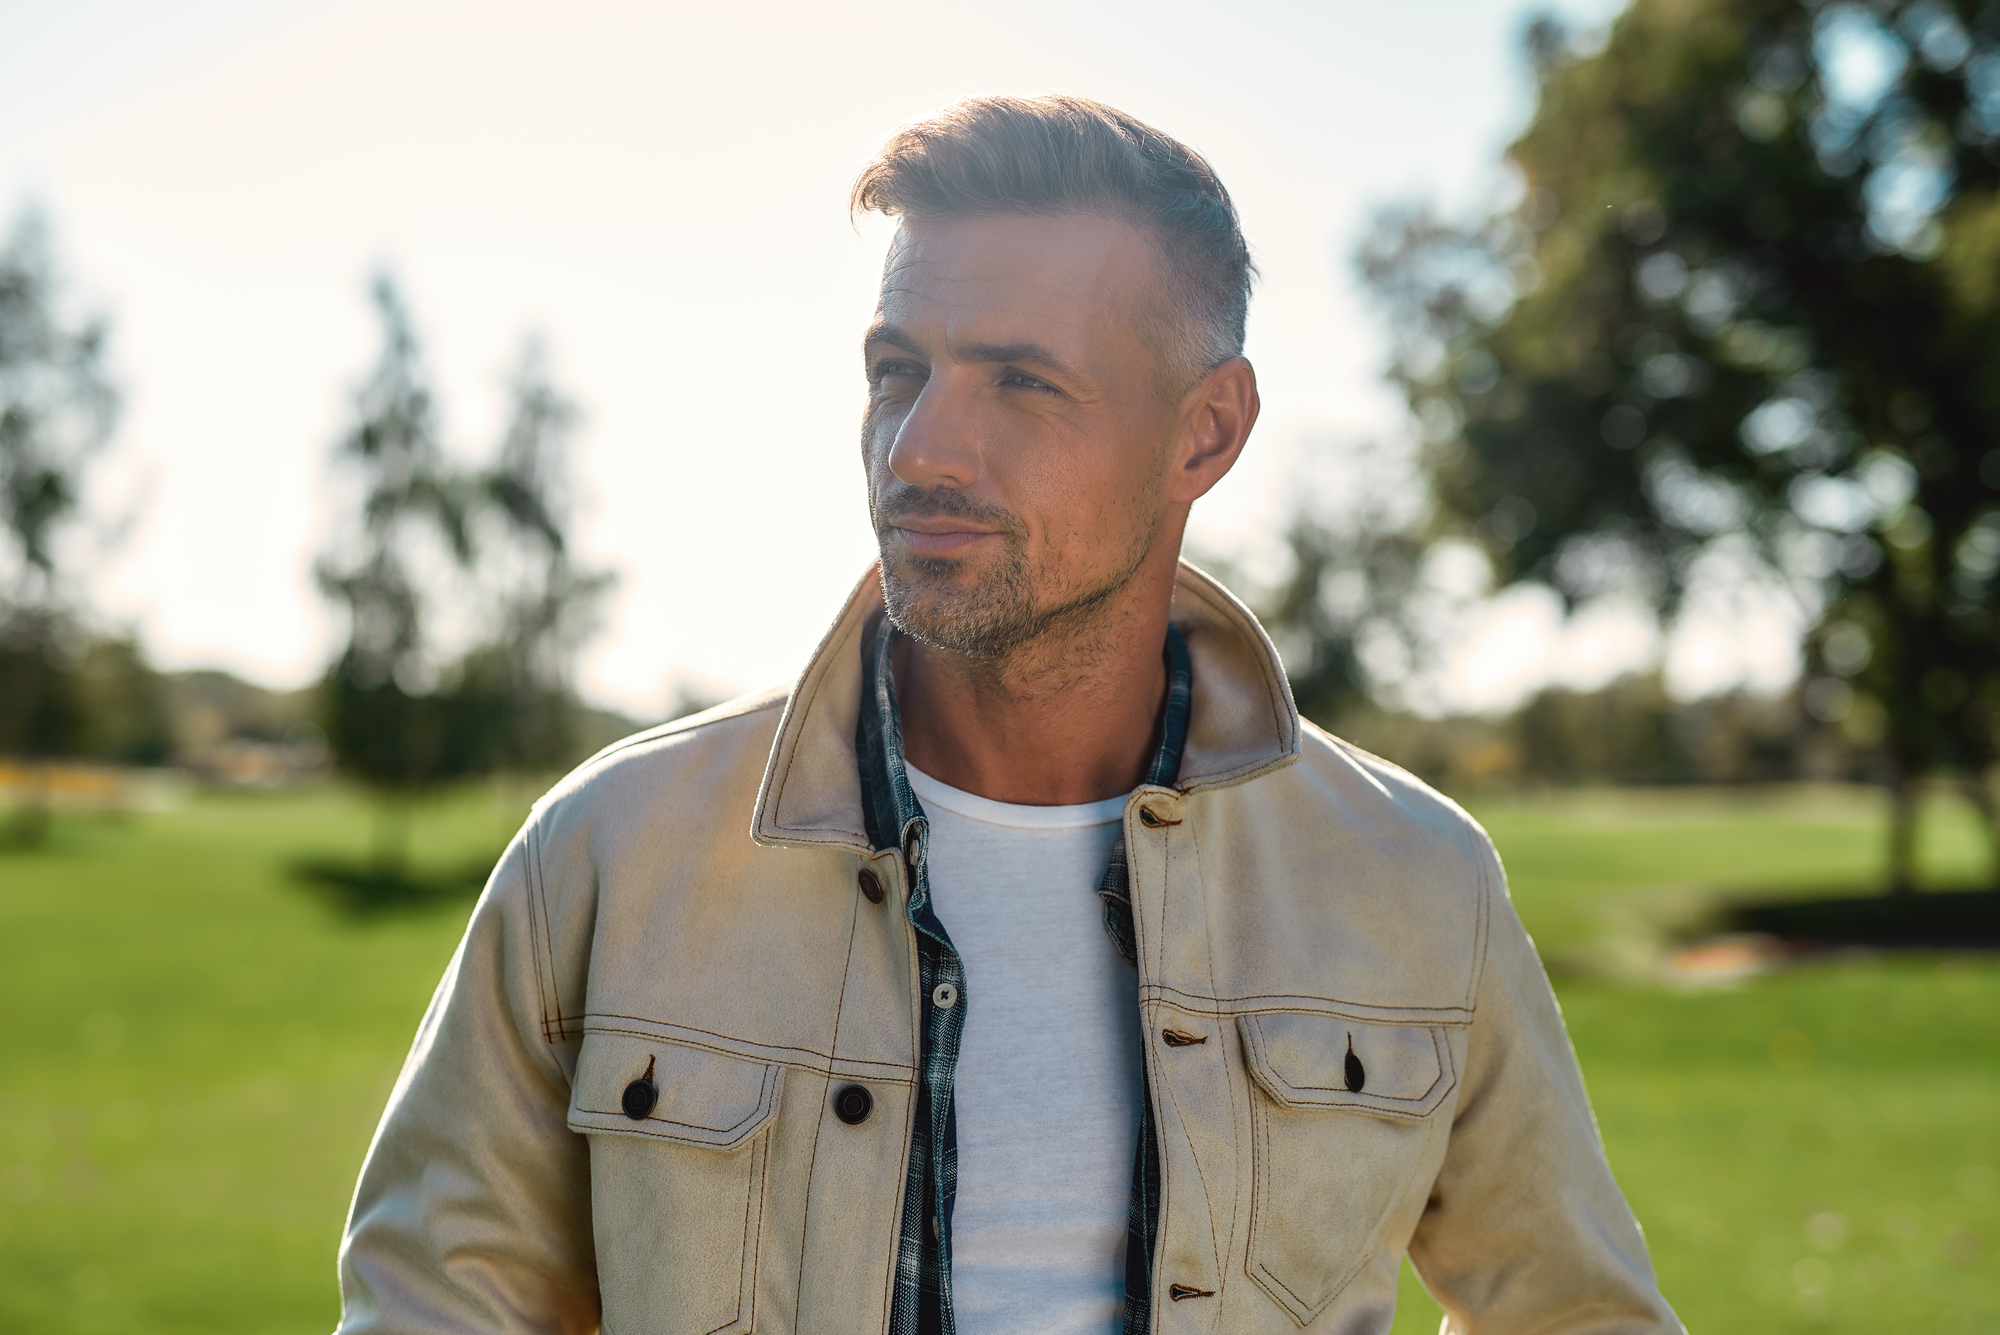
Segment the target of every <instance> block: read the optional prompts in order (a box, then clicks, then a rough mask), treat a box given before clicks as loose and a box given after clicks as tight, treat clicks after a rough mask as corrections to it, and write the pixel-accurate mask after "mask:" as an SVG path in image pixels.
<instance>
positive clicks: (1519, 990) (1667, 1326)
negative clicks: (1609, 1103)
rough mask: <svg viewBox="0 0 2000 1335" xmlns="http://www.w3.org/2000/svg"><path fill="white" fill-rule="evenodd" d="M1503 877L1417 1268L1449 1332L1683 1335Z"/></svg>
mask: <svg viewBox="0 0 2000 1335" xmlns="http://www.w3.org/2000/svg"><path fill="white" fill-rule="evenodd" d="M1479 842H1480V844H1481V845H1482V848H1481V852H1482V853H1483V854H1484V855H1485V857H1486V859H1487V872H1488V875H1489V877H1490V878H1491V887H1490V890H1489V893H1490V895H1491V900H1490V907H1491V910H1492V911H1491V914H1490V919H1489V924H1488V929H1487V945H1486V959H1485V963H1484V967H1483V968H1482V970H1481V973H1480V981H1479V987H1478V993H1477V998H1476V1001H1475V1004H1474V1009H1473V1021H1472V1026H1471V1033H1470V1035H1469V1038H1468V1050H1467V1055H1466V1061H1465V1072H1464V1077H1463V1079H1464V1084H1463V1088H1462V1090H1461V1092H1460V1097H1459V1102H1458V1106H1457V1113H1456V1117H1455V1120H1454V1121H1453V1123H1452V1128H1451V1140H1450V1142H1449V1144H1448V1146H1447V1148H1446V1152H1445V1159H1444V1164H1443V1166H1442V1168H1441V1169H1440V1170H1439V1172H1438V1176H1437V1180H1436V1182H1435V1184H1434V1185H1433V1187H1432V1189H1431V1197H1430V1200H1429V1203H1428V1205H1427V1207H1426V1209H1425V1211H1424V1215H1423V1217H1422V1219H1421V1220H1420V1222H1419V1223H1418V1226H1417V1231H1416V1234H1415V1236H1414V1237H1413V1238H1412V1239H1411V1242H1410V1260H1411V1262H1412V1263H1413V1264H1414V1265H1415V1267H1416V1269H1417V1273H1418V1275H1419V1276H1420V1277H1421V1278H1422V1279H1423V1281H1424V1285H1425V1287H1426V1288H1427V1289H1429V1291H1430V1293H1431V1295H1432V1296H1433V1297H1434V1298H1436V1299H1437V1301H1438V1303H1439V1304H1440V1305H1441V1306H1442V1307H1443V1308H1444V1309H1445V1313H1446V1316H1445V1322H1444V1326H1443V1329H1442V1331H1441V1335H1513V1333H1514V1332H1521V1333H1522V1335H1526V1333H1527V1332H1534V1333H1535V1335H1586V1333H1587V1335H1638V1333H1639V1332H1648V1333H1655V1332H1670V1331H1680V1330H1681V1325H1680V1322H1679V1321H1678V1320H1676V1319H1675V1317H1674V1314H1673V1312H1672V1310H1671V1309H1669V1308H1668V1306H1667V1303H1666V1300H1665V1299H1664V1298H1663V1297H1662V1296H1661V1295H1660V1291H1659V1288H1658V1286H1657V1285H1656V1284H1655V1282H1654V1279H1653V1268H1652V1263H1651V1262H1650V1261H1649V1260H1648V1259H1647V1256H1646V1244H1645V1239H1644V1238H1643V1237H1642V1236H1641V1235H1640V1231H1639V1225H1638V1222H1637V1221H1636V1220H1634V1219H1633V1217H1632V1212H1631V1209H1630V1208H1629V1207H1628V1206H1627V1205H1626V1204H1625V1198H1624V1196H1623V1195H1622V1194H1620V1192H1619V1190H1618V1184H1617V1183H1616V1182H1615V1181H1613V1180H1612V1176H1611V1169H1610V1166H1609V1164H1607V1163H1606V1162H1605V1158H1604V1149H1603V1146H1602V1144H1601V1143H1600V1142H1599V1140H1598V1136H1597V1124H1596V1120H1595V1118H1593V1117H1592V1115H1591V1111H1590V1102H1589V1099H1588V1097H1587V1096H1586V1095H1585V1093H1584V1088H1583V1078H1582V1076H1581V1074H1580V1073H1579V1072H1578V1070H1577V1064H1576V1057H1575V1054H1574V1053H1573V1052H1572V1051H1571V1049H1570V1044H1569V1035H1568V1033H1567V1032H1566V1031H1565V1030H1564V1028H1563V1022H1562V1014H1561V1012H1560V1011H1559V1010H1558V1009H1557V1006H1556V999H1555V995H1554V994H1553V993H1552V992H1551V991H1550V990H1549V983H1548V978H1547V976H1546V975H1545V974H1544V973H1543V972H1542V966H1541V961H1540V960H1539V959H1538V958H1537V957H1536V955H1535V949H1534V945H1533V943H1532V942H1530V941H1529V939H1528V934H1527V932H1526V931H1524V930H1523V929H1522V927H1521V922H1520V919H1519V918H1518V917H1516V916H1515V913H1514V908H1513V905H1512V904H1511V903H1510V902H1509V900H1508V898H1507V895H1506V892H1505V889H1504V886H1505V882H1504V879H1503V878H1502V874H1501V872H1500V868H1499V860H1498V858H1497V857H1495V856H1494V855H1493V854H1492V851H1491V847H1492V846H1491V845H1490V844H1488V843H1487V842H1486V841H1485V839H1484V838H1483V836H1482V837H1481V838H1480V840H1479Z"/></svg>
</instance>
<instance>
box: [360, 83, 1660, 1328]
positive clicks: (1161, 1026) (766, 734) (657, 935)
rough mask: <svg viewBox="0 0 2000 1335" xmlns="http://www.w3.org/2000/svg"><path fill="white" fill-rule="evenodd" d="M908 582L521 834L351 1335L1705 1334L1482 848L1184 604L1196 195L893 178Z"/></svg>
mask: <svg viewBox="0 0 2000 1335" xmlns="http://www.w3.org/2000/svg"><path fill="white" fill-rule="evenodd" d="M854 198H855V204H856V206H857V207H858V208H867V209H877V210H880V211H882V212H885V213H888V214H891V215H894V216H896V217H897V218H899V220H900V230H899V231H898V233H897V236H896V239H895V242H894V244H893V246H892V247H891V250H890V253H889V257H888V260H887V263H886V264H885V266H884V270H883V278H882V290H881V300H880V304H879V306H878V309H877V311H876V316H875V320H874V322H873V324H872V325H871V326H870V328H869V330H868V333H867V337H866V343H865V369H866V373H867V380H868V407H867V412H866V415H865V418H864V422H863V429H862V452H863V460H864V463H865V465H866V467H867V472H868V483H869V503H870V509H871V513H872V518H873V520H874V524H875V529H876V532H877V534H878V536H879V538H880V543H881V553H882V559H881V564H880V567H879V571H871V572H870V573H869V574H868V576H867V577H866V578H864V579H863V581H862V583H861V585H860V587H859V588H858V589H857V590H856V592H855V594H854V596H853V598H852V600H851V601H850V603H849V604H848V607H847V609H846V610H845V611H844V612H843V613H842V614H841V616H840V618H839V619H838V620H837V621H836V622H835V623H834V626H833V628H832V630H830V631H829V632H828V634H827V636H826V639H825V640H824V642H823V643H822V644H821V646H820V648H819V650H818V652H817V653H816V654H815V655H814V657H813V659H812V661H811V663H810V664H808V666H807V667H806V669H805V671H804V673H803V674H802V675H801V676H800V678H799V680H798V683H797V685H796V686H794V687H793V688H792V689H791V690H790V691H788V692H771V693H768V694H764V695H760V696H754V697H751V698H748V699H745V700H740V701H737V702H735V703H733V704H728V705H724V706H721V707H720V708H717V709H714V710H711V711H709V712H708V713H706V714H701V715H697V716H695V717H694V718H691V719H685V720H682V721H680V722H678V723H675V724H670V725H668V726H666V727H664V728H659V729H655V730H654V731H652V732H649V733H644V734H641V735H640V736H638V737H636V738H633V739H631V740H630V741H628V742H625V743H622V744H620V745H619V746H615V747H613V748H611V749H610V750H609V751H607V752H605V753H604V754H602V755H600V756H598V757H597V758H596V759H594V760H592V761H591V762H590V763H588V764H586V765H585V766H584V767H583V768H582V769H580V770H578V771H577V772H576V773H575V774H573V775H572V776H570V777H569V778H568V779H566V780H565V781H564V782H563V783H562V784H560V785H559V786H558V787H557V788H556V789H555V790H554V791H553V792H551V793H550V794H549V795H548V796H547V797H546V798H545V799H543V801H542V802H541V803H540V804H539V805H538V806H537V808H536V810H535V812H534V814H533V815H532V816H531V817H530V819H529V821H528V823H527V825H526V827H525V828H524V829H523V830H522V832H521V835H520V836H519V838H517V839H516V841H515V842H514V844H513V846H512V847H511V848H510V849H509V850H508V852H507V854H506V856H505V858H504V859H503V861H502V863H501V865H500V867H499V869H498V870H497V871H496V872H495V873H494V877H493V881H492V883H491V884H490V885H489V886H488V888H487V891H486V894H485V896H484V898H483V899H482V900H481V902H480V904H479V907H478V908H477V909H476V910H475V911H474V914H473V918H472V922H471V925H470V927H469V928H468V930H467V933H466V937H465V941H464V944H463V945H462V946H461V947H460V950H459V953H458V955H457V957H456V958H455V959H454V960H453V962H452V964H451V967H450V969H449V971H448V972H447V973H446V975H445V978H444V981H443V983H442V984H441V985H440V987H439V989H438V992H437V996H436V998H435V1000H434V1001H433V1002H432V1004H431V1008H430V1011H429V1013H428V1014H427V1015H426V1016H425V1018H424V1021H423V1026H422V1028H421V1030H420V1031H419V1034H418V1037H417V1041H416V1045H415V1048H414V1050H413V1051H412V1053H411V1056H410V1059H409V1062H408V1064H407V1065H406V1067H405V1068H404V1071H403V1075H402V1077H401V1079H400V1080H399V1081H398V1083H397V1085H396V1089H395V1092H394V1094H393V1095H392V1096H391V1099H390V1103H389V1108H388V1112H387V1113H386V1115H385V1116H384V1118H383V1122H382V1126H381V1129H380V1131H379V1132H378V1133H377V1135H376V1139H375V1143H374V1145H373V1146H372V1147H371V1148H370V1150H369V1154H368V1161H367V1164H366V1165H365V1167H364V1168H363V1171H362V1176H361V1182H360V1186H359V1188H358V1190H357V1192H356V1195H355V1201H354V1208H353V1213H352V1216H351V1219H350V1222H349V1226H348V1234H347V1240H346V1243H345V1245H344V1247H343V1249H342V1253H341V1275H342V1284H343V1290H344V1294H345V1298H346V1315H345V1317H344V1321H343V1326H342V1329H343V1330H345V1331H352V1332H362V1331H397V1332H402V1331H426V1332H441V1331H467V1332H470V1331H526V1330H535V1331H579V1332H581V1331H588V1330H591V1329H594V1328H596V1327H597V1326H598V1325H599V1324H600V1322H601V1324H602V1326H603V1328H604V1329H605V1330H607V1331H612V1332H637V1331H658V1332H669V1333H676V1335H677V1333H680V1332H686V1333H688V1335H716V1333H717V1332H722V1331H750V1330H757V1331H791V1330H801V1331H803V1330H811V1331H840V1332H850V1331H889V1332H893V1333H894V1335H915V1333H916V1332H938V1333H939V1335H946V1333H949V1332H955V1331H962V1332H964V1333H965V1335H988V1333H994V1335H998V1333H1001V1332H1031V1331H1032V1332H1041V1331H1090V1332H1100V1333H1102V1335H1110V1332H1113V1331H1116V1330H1119V1329H1123V1330H1124V1331H1127V1332H1139V1331H1146V1330H1160V1331H1170V1330H1171V1331H1188V1332H1205V1333H1208V1332H1213V1333H1217V1335H1220V1333H1222V1332H1281V1331H1289V1330H1294V1329H1297V1328H1300V1327H1305V1328H1310V1329H1313V1330H1325V1331H1339V1332H1366V1331H1383V1330H1386V1329H1387V1328H1388V1326H1389V1323H1390V1318H1391V1314H1392V1311H1393V1307H1394V1302H1395V1289H1396V1272H1397V1265H1398V1262H1399V1260H1400V1258H1401V1257H1402V1255H1403V1254H1404V1253H1405V1252H1406V1251H1407V1252H1408V1253H1409V1254H1410V1256H1411V1257H1412V1258H1413V1260H1414V1261H1415V1262H1416V1263H1417V1266H1418V1269H1419V1271H1420V1272H1421V1273H1422V1275H1423V1277H1424V1280H1425V1282H1426V1284H1427V1285H1428V1286H1429V1287H1430V1290H1431V1291H1432V1293H1434V1294H1435V1295H1436V1296H1437V1298H1438V1300H1439V1301H1440V1302H1441V1303H1442V1304H1443V1305H1444V1306H1445V1308H1446V1309H1447V1311H1448V1312H1449V1313H1450V1314H1451V1315H1450V1321H1449V1322H1448V1325H1449V1326H1450V1327H1451V1328H1452V1329H1458V1330H1466V1331H1492V1332H1503V1331H1521V1332H1527V1331H1535V1332H1582V1331H1589V1332H1636V1331H1658V1330H1675V1329H1678V1326H1677V1325H1676V1323H1675V1321H1674V1318H1673V1316H1672V1313H1671V1312H1669V1310H1668V1309H1667V1306H1666V1304H1665V1303H1664V1302H1663V1301H1662V1299H1661V1298H1660V1296H1659V1293H1658V1292H1657V1290H1656V1288H1655V1286H1654V1283H1653V1279H1652V1275H1651V1271H1650V1268H1649V1265H1648V1262H1647V1259H1646V1255H1645V1249H1644V1244H1643V1243H1642V1241H1641V1239H1640V1235H1639V1231H1638V1227H1637V1225H1636V1224H1635V1223H1634V1222H1633V1220H1632V1218H1631V1215H1630V1214H1629V1212H1628V1211H1627V1209H1626V1207H1625V1204H1624V1202H1623V1200H1622V1199H1621V1198H1620V1196H1619V1193H1618V1190H1617V1187H1616V1186H1615V1185H1614V1183H1613V1182H1612V1179H1611V1175H1610V1172H1609V1171H1608V1169H1607V1168H1606V1166H1605V1162H1604V1158H1603V1155H1602V1153H1601V1151H1600V1149H1599V1146H1598V1142H1597V1139H1596V1134H1595V1130H1594V1127H1593V1125H1592V1122H1591V1115H1590V1109H1589V1105H1588V1103H1587V1101H1586V1099H1585V1097H1584V1092H1583V1088H1582V1084H1581V1082H1580V1080H1579V1078H1578V1075H1577V1071H1576V1068H1575V1064H1574V1061H1573V1059H1572V1057H1571V1055H1570V1050H1569V1045H1568V1042H1567V1040H1566V1038H1565V1036H1564V1033H1563V1028H1562V1022H1561V1019H1560V1017H1559V1016H1558V1014H1557V1011H1556V1007H1555V1003H1554V1000H1553V998H1552V997H1551V996H1550V994H1549V990H1548V986H1547V983H1546V981H1545V980H1544V978H1543V975H1542V972H1541V969H1540V966H1539V964H1538V963H1537V961H1536V959H1535V956H1534V953H1533V950H1532V948H1531V946H1530V945H1529V942H1528V940H1527V937H1526V936H1525V934H1524V933H1523V932H1522V930H1521V927H1520V925H1519V923H1518V921H1517V920H1516V919H1515V916H1514V914H1513V912H1512V909H1511V908H1510V906H1509V904H1508V901H1507V896H1506V889H1505V884H1504V881H1503V879H1502V876H1501V871H1500V867H1499V863H1498V861H1497V859H1496V858H1495V856H1494V853H1493V850H1492V847H1491V845H1490V844H1489V843H1488V842H1487V840H1486V838H1485V836H1484V835H1483V833H1482V832H1481V831H1480V830H1479V828H1478V827H1477V826H1476V825H1474V824H1473V823H1472V822H1471V820H1469V819H1468V818H1467V817H1466V816H1465V815H1464V813H1462V812H1460V811H1459V810H1458V809H1457V808H1456V807H1454V806H1452V805H1451V804H1450V803H1449V802H1447V801H1445V800H1444V799H1443V798H1440V797H1438V796H1437V795H1436V794H1434V793H1432V792H1430V791H1429V790H1428V789H1426V788H1425V787H1424V786H1423V785H1421V784H1420V783H1418V782H1417V781H1415V780H1414V779H1412V778H1410V777H1409V776H1408V775H1406V774H1404V773H1402V772H1401V771H1400V770H1397V769H1396V768H1395V767H1394V766H1392V765H1389V764H1386V763H1385V762H1383V761H1380V760H1377V759H1376V758H1374V757H1372V756H1369V755H1366V754H1364V753H1361V752H1358V751H1356V750H1354V749H1353V748H1351V747H1349V746H1347V745H1345V744H1344V743H1341V742H1339V741H1337V740H1336V739H1334V738H1332V737H1329V736H1327V735H1326V734H1325V733H1323V732H1320V731H1318V730H1317V729H1315V728H1313V727H1311V726H1310V725H1309V724H1302V723H1301V721H1300V720H1299V717H1298V714H1297V711H1296V709H1295V708H1294V707H1293V704H1292V700H1291V695H1290V692H1289V690H1288V689H1287V687H1286V683H1285V677H1284V672H1283V669H1282V667H1281V665H1280V664H1279V662H1278V659H1277V656H1276V654H1275V653H1274V652H1273V650H1272V648H1271V645H1270V642H1269V640H1268V639H1266V637H1265V636H1264V634H1263V632H1262V630H1261V629H1260V628H1259V627H1258V625H1257V623H1256V621H1255V620H1254V619H1253V618H1252V617H1251V616H1250V614H1249V613H1248V612H1247V611H1245V610H1244V609H1243V607H1242V606H1241V605H1240V604H1238V603H1237V602H1236V601H1235V600H1234V599H1232V598H1231V597H1230V596H1229V594H1227V593H1226V592H1225V591H1224V590H1222V589H1221V588H1220V587H1218V586H1217V585H1216V584H1215V583H1213V582H1212V581H1210V580H1209V579H1208V578H1207V577H1205V576H1203V575H1202V574H1200V573H1199V572H1198V571H1195V570H1194V569H1192V568H1191V567H1188V566H1185V565H1181V564H1180V563H1179V561H1178V552H1179V548H1180V542H1181V534H1182V529H1183V527H1184V525H1185V523H1186V520H1187V516H1188V509H1189V507H1190V506H1191V505H1192V504H1193V502H1194V501H1195V500H1196V499H1197V498H1198V497H1200V496H1201V495H1202V494H1203V493H1205V492H1206V491H1207V490H1208V489H1209V488H1210V487H1212V486H1214V485H1215V483H1216V482H1217V481H1218V480H1219V479H1220V478H1221V477H1222V476H1223V475H1224V474H1225V473H1227V472H1228V470H1229V468H1230V466H1231V465H1232V464H1233V463H1234V462H1235V460H1236V457H1237V455H1238V454H1239V453H1240V452H1241V450H1242V449H1243V445H1244V442H1245V440H1246V439H1247V438H1248V436H1249V433H1250V429H1251V426H1252V424H1253V423H1254V422H1255V421H1256V417H1257V407H1258V400H1257V387H1256V377H1255V375H1254V373H1253V372H1252V370H1251V367H1250V364H1249V363H1248V362H1246V361H1245V360H1244V359H1243V357H1242V355H1241V353H1242V345H1243V322H1244V310H1245V305H1246V302H1247V297H1248V291H1249V278H1250V263H1249V257H1248V252H1247V250H1246V249H1245V246H1244V243H1243V239H1242V236H1241V233H1240V231H1239V229H1238V226H1237V220H1236V215H1235V211H1234V209H1233V207H1232V205H1231V204H1230V201H1229V196H1228V194H1227V193H1226V192H1225V191H1224V190H1223V188H1222V185H1221V183H1220V182H1219V181H1217V180H1216V178H1215V176H1214V174H1213V173H1212V172H1211V171H1210V169H1209V167H1208V165H1207V164H1206V163H1205V162H1203V161H1202V160H1201V159H1200V158H1199V157H1198V156H1196V155H1195V154H1194V153H1192V152H1190V151H1189V150H1187V149H1186V148H1184V147H1183V146H1181V145H1180V144H1177V143H1175V142H1174V141H1173V140H1171V139H1169V138H1167V137H1166V136H1164V135H1162V134H1160V133H1159V132H1157V131H1155V130H1152V129H1150V128H1148V127H1146V126H1144V125H1141V124H1139V123H1138V122H1136V121H1134V120H1132V119H1131V118H1130V117H1127V116H1124V115H1123V114H1121V113H1119V112H1116V111H1113V110H1112V109H1110V108H1108V107H1104V106H1101V105H1098V104H1096V103H1092V102H1087V101H1083V100H1080V99H1074V98H1054V97H1050V98H1038V99H1034V100H1028V101H1023V100H1014V99H978V100H974V101H970V102H966V103H963V104H961V105H959V106H956V107H953V108H951V109H950V110H948V111H946V112H943V113H941V114H940V115H938V116H936V117H934V118H932V119H930V120H927V121H924V122H922V123H920V124H917V125H914V126H911V127H909V128H908V129H905V130H904V131H902V132H901V133H899V134H898V135H897V136H896V137H895V138H894V139H893V140H892V141H891V142H890V143H889V145H888V146H887V147H886V148H885V149H884V150H883V151H882V153H881V154H880V155H879V156H878V157H877V158H876V160H875V161H874V162H873V163H871V164H870V165H869V167H868V168H867V169H866V171H865V172H864V173H863V175H862V177H861V180H860V182H859V183H858V184H857V186H856V189H855V197H854Z"/></svg>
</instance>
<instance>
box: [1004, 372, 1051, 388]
mask: <svg viewBox="0 0 2000 1335" xmlns="http://www.w3.org/2000/svg"><path fill="white" fill-rule="evenodd" d="M1000 383H1001V384H1003V385H1011V386H1013V387H1014V388H1016V389H1048V390H1053V389H1054V386H1052V385H1051V384H1049V382H1048V381H1046V380H1037V379H1035V377H1033V376H1031V375H1029V374H1028V373H1027V372H1026V371H1009V372H1007V373H1006V374H1005V375H1003V376H1001V377H1000Z"/></svg>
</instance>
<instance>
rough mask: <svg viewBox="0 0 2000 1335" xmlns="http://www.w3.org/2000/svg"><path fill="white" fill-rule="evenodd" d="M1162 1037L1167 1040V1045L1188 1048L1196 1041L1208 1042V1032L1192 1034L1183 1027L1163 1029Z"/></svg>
mask: <svg viewBox="0 0 2000 1335" xmlns="http://www.w3.org/2000/svg"><path fill="white" fill-rule="evenodd" d="M1160 1037H1161V1038H1164V1039H1166V1040H1167V1046H1168V1047H1170V1048H1186V1047H1192V1046H1194V1045H1195V1044H1196V1043H1206V1042H1208V1035H1207V1034H1190V1033H1188V1032H1187V1031H1186V1030H1182V1029H1162V1030H1161V1031H1160Z"/></svg>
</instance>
